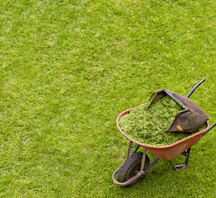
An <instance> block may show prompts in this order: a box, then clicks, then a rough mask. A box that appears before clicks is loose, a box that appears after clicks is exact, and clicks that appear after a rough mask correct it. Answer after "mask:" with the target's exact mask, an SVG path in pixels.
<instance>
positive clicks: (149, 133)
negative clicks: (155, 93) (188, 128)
mask: <svg viewBox="0 0 216 198" xmlns="http://www.w3.org/2000/svg"><path fill="white" fill-rule="evenodd" d="M144 107H145V104H142V105H140V106H138V107H136V108H135V109H133V110H131V111H130V112H129V113H128V114H126V115H125V116H123V117H122V118H121V119H120V122H119V125H120V127H121V129H122V131H123V132H124V133H125V134H126V135H127V136H129V137H130V138H132V139H134V140H136V141H138V142H140V143H144V144H148V145H152V146H165V145H169V144H172V143H174V142H177V141H179V140H181V139H184V138H186V137H188V136H190V135H192V134H194V133H195V132H194V133H183V132H166V131H165V130H167V129H168V127H169V126H170V124H171V123H172V122H173V120H174V118H175V115H176V114H177V113H178V112H179V111H182V110H183V107H182V106H181V105H179V104H178V103H177V102H175V101H174V100H173V99H172V98H171V97H169V96H167V95H166V96H164V97H163V98H161V99H160V100H158V101H157V102H155V103H154V104H153V105H150V106H149V107H148V108H147V109H145V110H144ZM202 129H205V126H203V127H202ZM200 130H201V129H199V131H200Z"/></svg>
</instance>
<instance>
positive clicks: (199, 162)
mask: <svg viewBox="0 0 216 198" xmlns="http://www.w3.org/2000/svg"><path fill="white" fill-rule="evenodd" d="M0 13H1V15H0V20H1V28H0V40H1V47H0V121H1V122H0V197H31V198H32V197H147V198H148V197H150V198H152V197H163V198H164V197H181V198H182V197H216V190H215V189H216V181H215V178H216V168H215V167H216V163H215V158H216V143H215V142H216V136H215V132H216V129H214V130H212V131H210V132H209V133H208V134H207V135H206V136H204V137H203V138H202V139H201V140H200V142H198V143H197V144H196V145H195V146H193V147H192V150H191V156H190V159H189V166H188V168H187V169H185V170H183V171H178V172H177V171H174V169H173V168H172V166H171V165H170V164H169V163H168V162H163V161H159V162H158V163H157V164H156V165H155V166H154V167H153V168H152V170H150V171H149V172H148V173H147V174H146V176H145V178H144V179H143V180H142V181H141V182H139V183H138V184H136V185H134V186H132V187H130V188H121V187H119V186H116V185H114V184H113V182H112V179H111V176H112V173H113V172H114V171H115V169H116V168H117V167H118V166H120V164H121V163H122V162H123V161H124V158H125V156H126V152H127V147H128V144H129V142H128V141H127V140H126V139H125V138H124V137H123V136H122V135H121V134H120V133H119V132H118V130H117V127H116V125H115V121H116V117H117V116H118V114H119V113H121V112H122V111H124V110H126V109H129V108H131V107H134V106H137V105H140V104H143V103H145V102H147V101H148V99H149V97H150V95H151V93H153V92H154V91H156V90H159V89H162V88H166V89H168V90H172V91H174V92H176V93H178V94H181V95H184V96H185V95H187V93H188V92H189V91H190V89H191V88H192V87H193V86H194V85H195V84H196V83H197V82H199V81H200V80H201V79H202V78H203V77H205V78H206V82H204V83H203V85H201V86H200V87H199V88H198V89H197V90H196V92H194V94H193V95H192V96H191V99H192V100H193V101H194V102H195V103H197V104H198V105H199V106H200V107H201V108H203V110H204V111H205V112H206V113H207V114H208V115H209V116H211V120H210V121H209V123H210V124H212V123H213V122H215V121H216V114H215V112H216V108H215V107H216V100H215V98H216V91H215V90H216V84H215V80H216V78H215V76H216V70H215V69H216V63H215V62H216V45H215V41H216V3H215V1H212V0H209V1H207V0H200V1H186V0H179V1H176V0H167V1H166V0H151V1H150V0H115V1H114V0H107V1H104V0H77V1H75V0H72V1H70V0H62V1H54V0H53V1H52V0H41V1H40V0H29V1H27V0H17V1H9V0H5V1H1V7H0ZM152 158H153V156H151V155H150V159H152ZM179 161H180V162H179ZM174 163H182V158H180V157H177V159H174Z"/></svg>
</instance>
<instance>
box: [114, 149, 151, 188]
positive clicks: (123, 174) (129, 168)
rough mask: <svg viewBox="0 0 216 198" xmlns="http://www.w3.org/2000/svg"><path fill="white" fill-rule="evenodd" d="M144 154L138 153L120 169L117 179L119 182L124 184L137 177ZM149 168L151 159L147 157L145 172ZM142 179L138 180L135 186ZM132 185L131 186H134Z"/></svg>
mask: <svg viewBox="0 0 216 198" xmlns="http://www.w3.org/2000/svg"><path fill="white" fill-rule="evenodd" d="M142 157H143V153H142V152H136V153H133V154H132V155H131V156H129V157H128V159H127V160H126V161H125V162H124V163H123V165H122V166H121V167H120V169H119V172H118V176H117V179H118V181H119V182H121V183H123V182H126V181H127V180H129V179H130V178H132V177H133V176H135V175H136V174H137V173H136V172H139V171H140V168H141V162H142ZM148 166H149V157H148V156H147V155H146V159H145V165H144V170H145V169H146V168H147V167H148ZM141 179H142V178H139V179H138V180H136V181H135V182H134V183H133V184H135V183H137V182H139V181H140V180H141ZM133 184H131V185H133Z"/></svg>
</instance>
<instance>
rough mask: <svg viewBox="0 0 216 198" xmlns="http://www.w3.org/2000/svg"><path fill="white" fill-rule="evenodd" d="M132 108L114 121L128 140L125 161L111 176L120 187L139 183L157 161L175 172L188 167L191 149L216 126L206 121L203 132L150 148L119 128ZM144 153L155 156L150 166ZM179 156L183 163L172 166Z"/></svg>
mask: <svg viewBox="0 0 216 198" xmlns="http://www.w3.org/2000/svg"><path fill="white" fill-rule="evenodd" d="M204 81H205V79H202V80H201V81H200V82H199V83H197V84H196V85H195V86H194V87H193V89H192V90H191V91H190V92H189V93H188V95H187V96H186V98H189V97H190V95H191V94H192V93H193V92H194V91H195V89H196V88H197V87H198V86H199V85H200V84H202V83H203V82H204ZM134 108H135V107H133V108H131V109H128V110H126V111H124V112H122V113H120V114H119V116H118V117H117V120H116V125H117V128H118V130H119V131H120V133H121V134H122V135H123V136H124V137H126V138H127V139H128V140H130V144H129V147H128V151H127V156H126V159H125V161H124V162H123V163H122V165H121V166H120V167H119V168H118V169H117V170H116V171H115V172H114V173H113V175H112V180H113V182H114V184H116V185H118V186H122V187H125V186H131V185H133V184H136V183H137V182H139V181H140V180H141V179H142V178H143V177H144V175H145V174H146V172H148V171H149V170H150V169H151V168H152V167H153V165H155V164H156V163H157V162H158V161H159V160H163V161H168V162H169V163H170V164H171V165H172V166H173V167H174V169H175V170H177V171H178V170H183V169H185V168H186V167H187V165H188V160H189V155H190V150H191V147H192V146H193V145H195V144H196V143H197V142H198V141H199V140H200V138H201V137H202V136H204V135H205V134H206V133H208V132H209V131H210V130H211V129H212V128H213V127H215V126H216V122H215V123H214V124H212V125H211V126H209V123H208V122H207V121H206V122H205V125H206V128H205V129H204V130H202V131H199V132H196V133H194V134H192V135H191V136H189V137H187V138H184V139H182V140H179V141H177V142H175V143H173V144H170V145H166V146H150V145H147V144H143V143H140V142H138V141H136V140H133V139H132V138H130V137H128V136H127V135H126V134H125V133H124V132H123V131H122V130H121V128H120V126H119V121H120V119H121V118H122V117H123V116H125V115H126V114H128V113H129V112H130V111H131V110H133V109H134ZM133 143H135V144H136V146H135V148H134V150H133V151H132V152H131V149H132V144H133ZM140 146H141V147H143V149H144V151H143V152H138V149H139V148H140ZM146 151H148V152H150V153H152V154H153V155H154V156H155V159H154V160H153V161H152V162H151V164H150V160H149V157H148V155H147V154H146ZM180 154H182V155H184V157H185V163H184V164H181V165H174V164H173V163H172V162H171V159H173V158H174V157H176V156H177V155H180ZM117 174H118V175H117ZM116 175H117V180H116Z"/></svg>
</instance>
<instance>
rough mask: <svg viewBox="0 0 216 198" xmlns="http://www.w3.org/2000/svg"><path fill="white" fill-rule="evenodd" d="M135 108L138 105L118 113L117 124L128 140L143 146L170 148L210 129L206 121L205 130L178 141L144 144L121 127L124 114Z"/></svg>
mask: <svg viewBox="0 0 216 198" xmlns="http://www.w3.org/2000/svg"><path fill="white" fill-rule="evenodd" d="M135 108H136V107H132V108H130V109H127V110H125V111H123V112H122V113H120V114H119V115H118V117H117V119H116V125H117V128H118V130H119V131H120V133H121V134H122V135H123V136H124V137H126V138H127V139H128V140H130V141H132V142H134V143H136V144H139V145H140V146H143V147H149V148H158V149H160V148H169V147H173V146H175V145H177V144H179V143H181V142H184V141H186V140H189V139H192V138H194V137H196V136H198V135H200V134H203V133H204V132H205V131H207V130H208V129H209V123H208V122H206V128H205V129H204V130H202V131H198V132H197V133H195V134H193V135H190V136H188V137H186V138H184V139H181V140H179V141H177V142H174V143H172V144H169V145H165V146H152V145H148V144H143V143H140V142H138V141H136V140H134V139H132V138H130V137H128V136H127V135H126V134H125V133H124V132H123V131H122V130H121V128H120V126H119V120H120V119H121V118H122V117H123V116H124V115H126V114H127V113H128V112H130V111H131V110H133V109H135Z"/></svg>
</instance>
